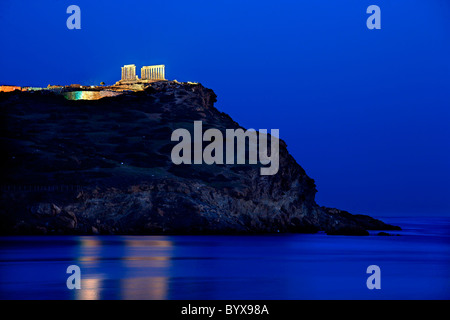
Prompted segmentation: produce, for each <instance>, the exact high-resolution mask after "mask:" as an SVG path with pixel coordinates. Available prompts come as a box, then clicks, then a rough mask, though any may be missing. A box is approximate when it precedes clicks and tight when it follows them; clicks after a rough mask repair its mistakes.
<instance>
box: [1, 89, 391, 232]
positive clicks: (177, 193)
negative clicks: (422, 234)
mask: <svg viewBox="0 0 450 320" xmlns="http://www.w3.org/2000/svg"><path fill="white" fill-rule="evenodd" d="M215 101H216V95H215V94H214V92H213V91H212V90H210V89H207V88H205V87H203V86H202V85H193V84H179V83H174V82H160V83H155V84H153V85H152V86H151V87H149V88H147V89H146V90H145V91H142V92H133V93H125V94H123V95H120V96H117V97H111V98H103V99H100V100H97V101H69V100H66V99H65V98H64V97H63V96H60V95H56V94H53V93H45V92H11V93H1V94H0V118H1V121H2V123H1V144H2V153H1V155H0V156H1V158H2V166H1V169H0V170H1V173H0V174H1V189H2V192H1V197H0V224H1V226H0V232H1V234H208V233H269V232H317V231H325V232H327V233H328V234H355V235H364V234H367V231H366V230H396V229H399V228H398V227H395V226H391V225H387V224H385V223H383V222H381V221H379V220H376V219H373V218H370V217H368V216H363V215H352V214H350V213H348V212H345V211H340V210H337V209H330V208H324V207H320V206H318V205H317V204H316V202H315V200H314V197H315V193H316V186H315V184H314V180H313V179H311V178H310V177H308V176H307V174H306V173H305V171H304V170H303V168H302V167H301V166H300V165H298V164H297V162H296V161H295V159H294V158H293V157H292V156H291V155H290V154H289V153H288V151H287V147H286V144H285V143H284V142H283V141H282V140H280V169H279V171H278V173H277V174H276V175H273V176H262V175H261V174H260V170H259V167H260V166H259V165H238V164H236V165H206V164H203V165H174V164H173V163H172V161H171V158H170V153H171V150H172V148H173V146H174V145H175V144H176V143H177V142H171V134H172V131H173V130H175V129H177V128H186V129H188V130H192V127H193V122H194V121H196V120H201V121H202V122H203V129H204V130H206V129H208V128H217V129H219V130H221V131H225V129H234V128H239V127H240V126H239V125H238V124H237V123H236V122H235V121H233V120H232V119H231V118H230V117H229V116H228V115H227V114H225V113H223V112H220V111H218V110H217V109H216V108H215V107H214V102H215Z"/></svg>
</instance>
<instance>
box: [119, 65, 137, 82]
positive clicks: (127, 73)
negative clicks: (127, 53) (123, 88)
mask: <svg viewBox="0 0 450 320" xmlns="http://www.w3.org/2000/svg"><path fill="white" fill-rule="evenodd" d="M121 80H126V81H129V80H136V66H135V65H134V64H126V65H124V66H123V67H122V79H121Z"/></svg>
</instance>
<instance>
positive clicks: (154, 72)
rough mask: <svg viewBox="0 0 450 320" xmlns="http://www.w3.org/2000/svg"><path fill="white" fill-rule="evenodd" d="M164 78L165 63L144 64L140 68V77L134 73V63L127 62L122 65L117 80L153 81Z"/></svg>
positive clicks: (126, 81)
mask: <svg viewBox="0 0 450 320" xmlns="http://www.w3.org/2000/svg"><path fill="white" fill-rule="evenodd" d="M160 80H165V65H163V64H160V65H154V66H144V67H142V68H141V79H139V77H138V76H137V75H136V65H134V64H127V65H124V66H123V67H122V78H121V79H120V81H119V82H121V83H130V82H153V81H160Z"/></svg>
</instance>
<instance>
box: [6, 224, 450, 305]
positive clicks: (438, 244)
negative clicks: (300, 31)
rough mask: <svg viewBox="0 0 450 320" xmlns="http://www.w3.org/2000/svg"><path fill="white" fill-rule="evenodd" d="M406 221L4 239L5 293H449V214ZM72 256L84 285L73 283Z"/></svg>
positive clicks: (236, 296) (139, 296)
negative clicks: (343, 228) (275, 231)
mask: <svg viewBox="0 0 450 320" xmlns="http://www.w3.org/2000/svg"><path fill="white" fill-rule="evenodd" d="M390 222H392V223H395V222H396V221H390ZM399 222H400V221H397V223H399ZM404 222H405V223H404V224H402V223H399V224H400V225H402V226H403V227H405V226H406V227H405V228H404V231H401V232H398V233H399V234H402V236H400V237H378V236H369V237H346V236H333V237H332V236H326V235H324V234H315V235H302V234H295V235H267V236H39V237H38V236H36V237H33V236H30V237H25V236H21V237H1V238H0V298H1V299H86V300H94V299H158V300H162V299H428V298H434V299H448V298H449V297H450V290H449V288H450V277H449V276H448V272H449V271H450V241H449V240H450V233H449V228H450V219H448V218H442V219H441V220H439V223H437V221H435V223H433V222H430V221H429V220H426V221H425V220H424V221H421V220H417V219H416V220H414V221H413V223H410V224H409V225H408V222H407V221H404ZM396 233H397V232H396ZM71 264H76V265H78V266H79V267H80V268H81V273H82V274H81V278H82V281H81V286H82V289H81V290H69V289H67V287H66V279H67V277H68V276H69V275H68V274H66V268H67V267H68V266H69V265H71ZM371 264H377V265H379V266H380V267H381V270H382V289H381V290H378V291H373V290H368V289H367V288H366V285H365V283H366V279H367V274H366V268H367V266H368V265H371Z"/></svg>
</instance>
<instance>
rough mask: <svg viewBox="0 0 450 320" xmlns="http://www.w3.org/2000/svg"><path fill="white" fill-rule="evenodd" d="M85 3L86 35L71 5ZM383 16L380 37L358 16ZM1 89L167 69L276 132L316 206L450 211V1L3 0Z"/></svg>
mask: <svg viewBox="0 0 450 320" xmlns="http://www.w3.org/2000/svg"><path fill="white" fill-rule="evenodd" d="M72 4H75V5H78V6H79V7H80V8H81V28H82V29H81V30H68V29H67V27H66V20H67V18H68V16H69V15H68V14H67V13H66V9H67V7H68V6H69V5H72ZM372 4H375V5H378V6H379V7H380V8H381V30H368V29H367V27H366V20H367V18H368V16H369V15H368V14H366V9H367V7H368V6H369V5H372ZM0 30H1V34H2V44H1V50H0V58H1V59H0V70H1V72H0V83H2V84H17V85H34V86H46V85H47V84H70V83H80V84H99V83H100V82H101V81H104V82H106V83H107V84H111V83H114V82H115V81H117V80H119V78H120V67H121V66H122V65H124V64H130V63H134V64H136V66H137V68H138V70H139V69H140V67H141V66H143V65H150V64H165V65H166V76H167V78H168V79H177V80H180V81H198V82H201V83H202V84H204V85H205V86H207V87H210V88H212V89H213V90H214V91H215V92H216V93H217V95H218V102H217V105H216V106H217V107H218V108H219V109H220V110H221V111H224V112H226V113H228V114H230V115H231V116H232V117H233V118H234V119H235V120H236V121H237V122H239V123H240V124H241V125H242V126H244V127H247V128H255V129H265V128H267V129H271V128H274V129H280V136H281V138H282V139H283V140H285V141H286V142H287V144H288V149H289V151H290V152H291V153H292V154H293V156H294V157H295V158H296V159H297V161H298V162H299V163H300V165H302V166H303V168H304V169H305V170H306V172H307V173H308V174H309V175H310V176H311V177H312V178H314V179H315V180H316V183H317V188H318V191H319V192H318V194H317V202H318V203H319V204H321V205H327V206H333V207H338V208H340V209H345V210H348V211H350V212H352V213H366V214H372V215H378V216H383V215H399V214H402V215H405V214H406V215H407V214H411V215H427V214H430V215H431V214H433V215H434V214H449V213H450V201H449V199H450V184H449V181H450V126H449V123H450V110H449V109H450V59H449V58H450V2H449V1H447V0H409V1H407V0H396V1H392V0H390V1H384V0H383V1H382V0H370V1H365V0H346V1H332V0H314V1H313V0H309V1H301V0H293V1H283V0H280V1H262V0H259V1H245V0H241V1H220V0H216V1H210V0H209V1H206V0H205V1H178V0H173V1H135V0H129V1H126V2H122V1H120V2H119V1H116V2H112V1H78V0H74V1H61V0H59V1H5V0H3V1H1V2H0Z"/></svg>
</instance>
